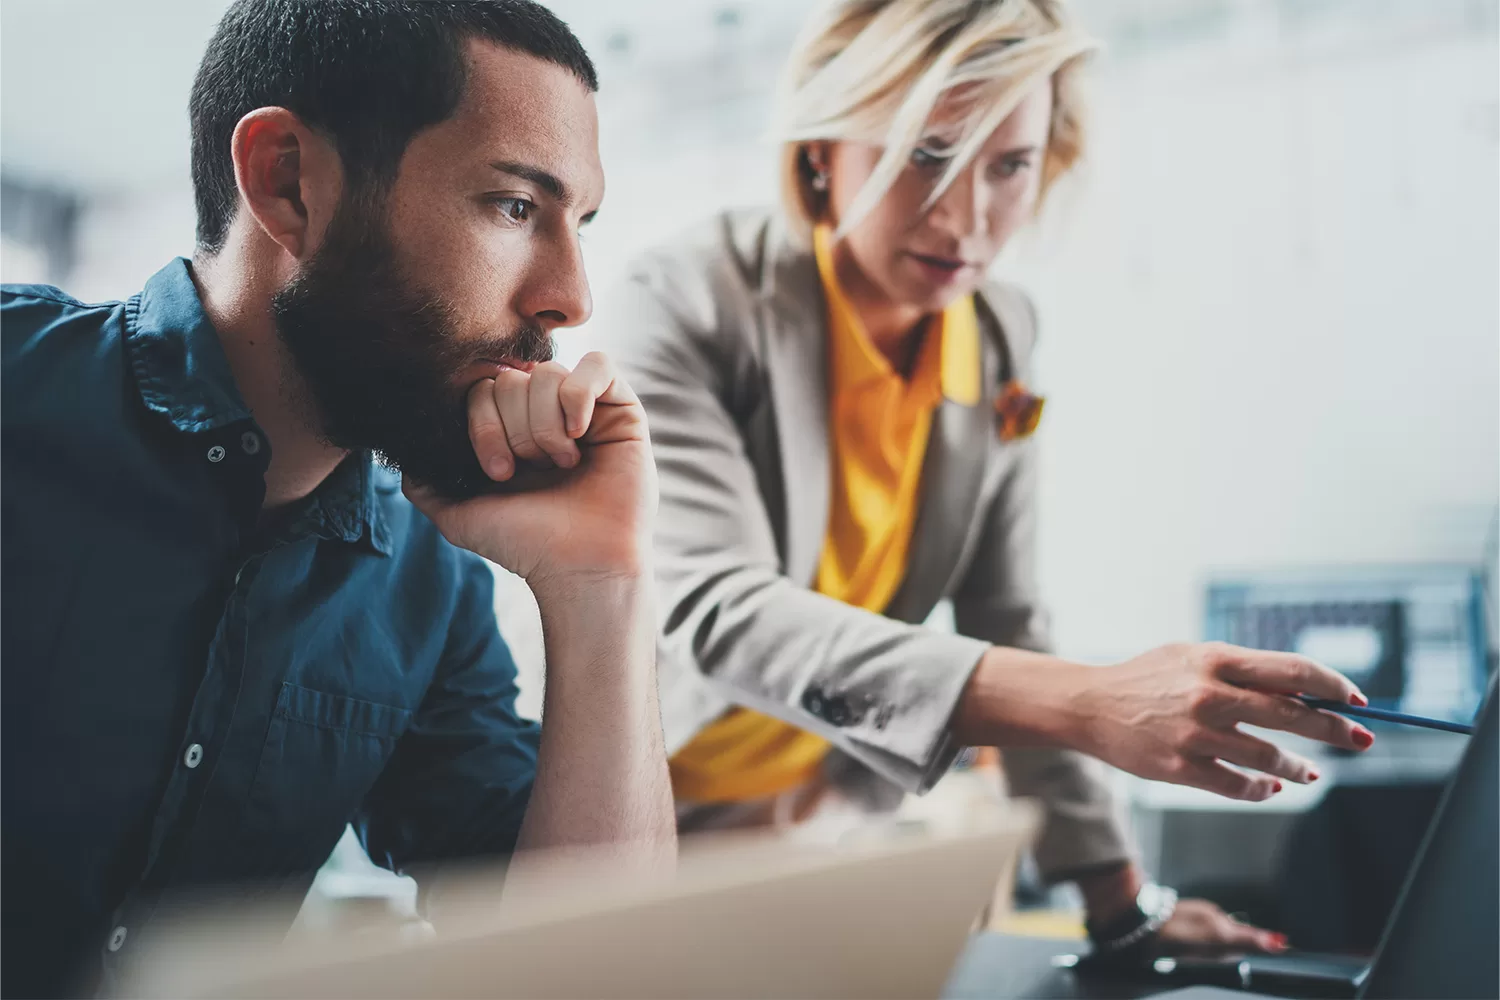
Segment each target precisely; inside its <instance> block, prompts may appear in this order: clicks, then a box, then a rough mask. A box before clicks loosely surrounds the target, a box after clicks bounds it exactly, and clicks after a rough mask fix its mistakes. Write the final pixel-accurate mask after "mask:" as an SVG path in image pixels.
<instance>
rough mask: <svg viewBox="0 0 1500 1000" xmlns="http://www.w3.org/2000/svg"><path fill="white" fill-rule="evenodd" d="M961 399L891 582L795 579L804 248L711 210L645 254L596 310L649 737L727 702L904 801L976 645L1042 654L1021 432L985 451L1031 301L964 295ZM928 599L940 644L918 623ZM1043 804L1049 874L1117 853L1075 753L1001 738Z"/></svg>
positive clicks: (1024, 368)
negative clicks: (648, 659) (967, 389)
mask: <svg viewBox="0 0 1500 1000" xmlns="http://www.w3.org/2000/svg"><path fill="white" fill-rule="evenodd" d="M978 301H979V313H980V317H981V325H982V326H983V327H984V328H985V330H986V332H987V333H988V336H986V337H985V338H984V340H983V348H982V355H981V356H982V360H983V376H984V377H983V385H984V395H983V398H982V399H981V400H980V402H979V404H978V405H976V406H963V405H961V404H958V403H954V402H952V401H946V400H945V401H944V402H943V403H942V404H941V405H940V408H939V410H938V412H937V413H936V414H935V415H934V419H933V424H932V436H931V439H930V441H929V443H928V447H927V454H926V460H925V465H924V467H923V475H922V494H921V499H920V506H919V510H918V514H917V522H916V526H915V528H914V531H913V537H912V541H911V546H910V550H909V557H908V558H909V563H908V567H907V572H906V577H905V579H904V581H903V582H902V584H901V587H900V589H899V590H898V591H897V593H896V596H895V597H894V599H893V600H892V601H891V604H890V607H889V608H888V609H887V610H886V613H885V614H884V615H879V614H874V613H872V612H869V611H865V610H862V609H860V608H856V607H852V606H850V605H847V604H844V603H842V602H840V601H836V600H833V599H832V598H828V597H825V596H823V595H821V594H818V593H816V592H815V591H813V590H812V589H811V585H812V582H813V580H814V578H815V574H816V572H817V565H818V560H819V557H820V554H821V551H822V546H823V539H824V534H825V531H826V529H827V521H828V504H829V498H828V494H829V480H830V475H831V467H830V461H831V459H830V455H829V443H828V442H829V434H828V370H827V335H826V323H825V305H824V299H823V292H822V287H821V285H820V282H819V279H818V272H817V266H816V264H815V263H814V261H813V259H812V256H811V253H810V252H808V251H806V250H803V249H799V248H797V247H796V246H794V245H792V244H791V243H790V242H788V240H787V239H786V238H785V237H784V235H783V234H782V233H781V232H780V230H779V227H778V225H777V224H776V223H775V222H774V221H772V220H771V219H770V218H769V216H768V215H767V214H766V213H730V214H725V215H721V216H719V217H716V218H715V219H713V220H712V222H711V223H709V224H708V225H704V226H701V227H699V228H697V229H695V230H693V231H690V232H689V233H687V234H685V235H684V236H682V237H681V238H679V239H677V240H676V241H674V242H672V243H671V244H670V245H669V246H667V247H665V248H662V249H659V250H657V251H655V252H652V253H648V254H646V255H645V256H643V257H642V258H640V259H639V260H637V261H636V262H635V263H634V264H633V265H632V267H631V268H630V270H629V272H628V274H627V277H626V279H625V280H624V281H623V282H622V283H621V285H620V287H618V288H616V289H614V290H613V294H612V295H610V296H606V301H603V302H601V304H600V307H599V309H598V310H597V312H596V316H597V318H596V319H595V321H594V323H595V328H596V329H597V330H599V331H600V334H601V336H600V345H601V346H602V347H604V348H605V349H606V350H607V351H609V352H610V354H611V355H612V356H613V357H614V358H615V359H616V360H617V362H618V363H619V364H620V365H621V367H622V370H623V371H624V373H625V376H626V378H627V379H629V381H630V383H631V385H632V386H633V387H634V388H635V390H636V392H637V393H639V394H640V397H641V399H642V400H643V401H644V403H645V408H646V413H647V417H648V419H649V421H650V426H651V439H652V445H653V449H654V451H655V454H656V461H657V467H658V469H659V470H660V475H661V510H660V513H659V515H658V518H657V534H656V552H655V558H656V567H657V578H658V581H659V583H660V600H661V604H662V624H661V637H660V656H659V670H660V674H661V684H662V711H663V716H664V724H665V728H666V735H667V743H668V750H669V751H673V752H675V751H676V749H677V748H679V747H681V746H682V745H683V744H685V743H686V742H687V741H688V740H689V739H691V738H692V736H693V735H694V734H695V733H697V732H698V731H699V730H700V729H701V728H702V727H704V726H705V725H707V724H708V723H709V722H711V721H713V720H714V719H715V718H717V717H718V716H719V715H721V714H722V713H723V712H724V711H725V710H726V709H728V708H729V707H730V706H732V705H744V706H747V707H749V708H752V709H755V710H756V711H759V712H763V713H766V714H767V715H772V716H775V717H777V718H780V719H783V720H785V721H787V722H790V723H792V724H794V725H796V726H799V727H801V728H803V729H806V730H810V731H812V732H814V733H817V734H818V735H819V736H822V737H824V738H825V739H827V740H829V741H830V742H831V743H832V744H833V745H834V747H835V748H837V750H838V751H839V752H841V753H842V754H843V755H847V757H848V758H852V759H853V761H857V762H858V764H859V765H862V766H863V768H866V769H869V770H870V771H873V772H874V773H875V774H876V775H878V776H879V778H880V779H882V780H883V781H884V782H888V783H890V785H891V786H895V787H894V788H891V791H895V790H896V789H897V788H899V789H904V790H907V791H916V792H922V791H926V790H927V789H928V788H929V787H931V785H932V784H933V782H935V781H936V780H937V779H938V778H939V777H941V776H942V774H943V773H944V771H946V770H947V768H948V767H949V765H950V764H951V763H952V761H953V758H954V755H955V753H956V752H957V750H958V749H959V748H958V747H957V746H956V745H955V743H954V741H953V738H952V736H951V735H950V734H949V730H948V721H949V718H950V717H951V715H952V713H953V710H954V706H955V704H956V703H957V700H958V696H959V693H960V691H961V690H962V688H963V687H964V684H965V683H966V682H967V680H968V678H969V674H970V673H971V671H972V670H973V668H974V666H975V664H976V663H977V661H978V660H979V658H980V655H981V654H982V653H983V652H984V651H985V650H986V649H987V648H988V647H989V646H990V645H991V644H998V645H1003V646H1013V647H1021V648H1025V649H1034V650H1042V649H1045V648H1047V645H1048V635H1047V622H1046V617H1045V614H1044V612H1043V609H1042V608H1041V607H1040V606H1039V605H1038V600H1037V587H1036V578H1035V571H1034V562H1035V559H1034V553H1033V546H1034V533H1035V531H1034V523H1035V509H1036V495H1035V494H1036V471H1035V458H1034V454H1033V448H1034V446H1033V444H1032V443H1031V442H1029V441H1026V442H1017V443H1002V442H1001V441H1000V440H999V437H998V435H997V433H996V423H995V413H994V406H993V403H994V398H995V394H996V391H997V389H998V387H999V386H1000V385H1001V384H1002V383H1003V382H1004V380H1005V379H1007V378H1009V377H1012V376H1013V375H1014V376H1019V377H1021V378H1023V379H1024V378H1026V377H1027V373H1028V366H1029V364H1030V360H1031V348H1032V342H1033V339H1034V336H1035V333H1034V331H1035V319H1034V316H1033V313H1032V309H1031V305H1030V303H1029V301H1028V300H1027V299H1026V297H1025V296H1024V295H1023V294H1022V293H1020V292H1019V291H1018V290H1016V289H1014V288H1011V287H1009V286H1006V285H1001V284H994V285H990V286H989V287H987V288H986V289H985V290H984V291H983V292H982V294H981V295H980V296H979V300H978ZM943 598H951V599H952V601H953V609H954V613H955V619H956V622H957V629H958V632H959V633H960V634H958V635H950V634H944V633H939V632H935V631H932V630H929V629H926V628H923V627H922V626H921V625H920V624H918V623H920V622H922V621H924V620H925V619H926V618H927V616H928V614H929V613H930V612H931V611H932V609H933V607H934V606H935V605H936V604H937V603H938V601H939V600H941V599H943ZM1004 763H1005V771H1006V776H1007V780H1008V782H1009V785H1010V789H1011V792H1012V793H1013V794H1016V795H1025V796H1036V797H1039V798H1041V799H1042V800H1043V802H1044V804H1045V806H1046V809H1047V822H1046V825H1045V827H1044V829H1043V833H1042V836H1041V838H1040V841H1039V843H1038V846H1037V861H1038V863H1039V865H1040V867H1041V868H1042V870H1043V871H1044V872H1046V873H1048V874H1051V875H1056V874H1060V873H1066V872H1069V871H1073V870H1077V869H1082V868H1087V867H1093V866H1095V865H1102V864H1106V863H1110V862H1116V861H1121V860H1124V859H1125V858H1126V857H1128V848H1127V845H1126V842H1125V838H1124V835H1123V833H1122V830H1121V828H1120V825H1119V822H1118V820H1117V817H1116V815H1115V808H1114V804H1113V802H1112V799H1111V796H1110V794H1109V791H1108V788H1107V787H1106V785H1105V784H1104V782H1103V780H1102V776H1101V774H1100V773H1099V771H1098V770H1097V769H1096V768H1097V764H1096V762H1094V761H1091V760H1088V759H1087V758H1084V757H1081V756H1079V755H1077V754H1074V753H1071V752H1064V751H1058V750H1007V751H1005V753H1004Z"/></svg>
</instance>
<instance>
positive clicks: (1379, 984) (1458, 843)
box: [1360, 676, 1500, 1000]
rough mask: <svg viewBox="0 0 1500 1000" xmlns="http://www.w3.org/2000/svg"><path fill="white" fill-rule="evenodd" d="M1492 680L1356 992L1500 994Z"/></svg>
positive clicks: (1499, 833) (1499, 848)
mask: <svg viewBox="0 0 1500 1000" xmlns="http://www.w3.org/2000/svg"><path fill="white" fill-rule="evenodd" d="M1497 701H1500V699H1497V697H1496V694H1495V678H1494V677H1493V676H1491V678H1490V683H1489V694H1488V696H1487V697H1486V698H1485V701H1484V707H1483V708H1482V709H1481V710H1480V713H1479V718H1478V720H1477V722H1476V724H1475V727H1474V735H1473V736H1471V737H1469V746H1468V747H1467V748H1466V749H1465V751H1464V755H1463V759H1462V760H1461V761H1460V762H1459V765H1458V771H1457V772H1456V773H1455V774H1454V776H1453V779H1452V781H1451V782H1449V785H1448V790H1447V792H1446V793H1444V796H1443V801H1442V803H1441V804H1440V805H1439V807H1438V812H1437V816H1436V817H1435V818H1434V819H1433V822H1432V827H1431V828H1430V829H1429V830H1428V831H1427V838H1426V841H1425V842H1424V843H1423V845H1422V849H1421V851H1420V852H1419V853H1418V855H1417V861H1416V864H1414V865H1412V869H1411V873H1410V874H1409V875H1408V876H1407V881H1406V886H1405V888H1404V889H1403V890H1402V893H1401V899H1400V901H1399V902H1398V903H1397V904H1396V909H1395V912H1394V913H1393V914H1392V917H1391V922H1390V924H1389V925H1388V926H1387V927H1386V931H1385V936H1384V938H1383V939H1382V940H1381V942H1380V949H1379V951H1378V952H1377V953H1376V956H1375V962H1374V964H1373V965H1372V966H1371V968H1370V973H1369V975H1368V976H1367V977H1366V979H1365V981H1364V983H1362V984H1361V989H1360V996H1361V997H1369V998H1373V1000H1387V998H1390V1000H1395V998H1406V1000H1411V998H1420V997H1443V998H1450V1000H1456V998H1461V997H1491V998H1493V997H1497V996H1500V955H1497V951H1500V949H1497V947H1496V942H1497V941H1500V866H1497V861H1496V855H1497V852H1500V820H1497V813H1500V806H1497V800H1500V766H1497V756H1500V753H1497V746H1500V732H1497V721H1496V713H1497V711H1500V708H1497V705H1496V702H1497Z"/></svg>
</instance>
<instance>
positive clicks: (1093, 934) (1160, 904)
mask: <svg viewBox="0 0 1500 1000" xmlns="http://www.w3.org/2000/svg"><path fill="white" fill-rule="evenodd" d="M1176 909H1177V892H1176V890H1174V889H1168V888H1167V887H1166V886H1163V885H1157V884H1156V883H1155V882H1147V883H1146V884H1145V885H1143V886H1141V891H1140V892H1138V893H1136V896H1135V905H1134V906H1132V907H1130V908H1129V909H1128V910H1126V911H1125V912H1124V913H1122V914H1120V915H1119V916H1117V917H1113V918H1111V919H1110V920H1109V921H1108V922H1106V923H1103V924H1095V923H1093V922H1089V923H1088V924H1086V925H1085V926H1086V928H1087V930H1088V932H1089V940H1090V941H1092V942H1093V943H1094V953H1095V954H1096V955H1120V954H1123V953H1125V952H1128V951H1131V950H1132V949H1134V948H1136V947H1137V946H1139V945H1140V944H1142V943H1143V942H1145V941H1147V940H1149V939H1150V938H1151V937H1152V936H1153V935H1155V934H1156V932H1157V931H1159V930H1161V929H1162V927H1163V926H1165V925H1166V922H1167V921H1168V920H1171V919H1172V914H1173V913H1174V912H1175V911H1176Z"/></svg>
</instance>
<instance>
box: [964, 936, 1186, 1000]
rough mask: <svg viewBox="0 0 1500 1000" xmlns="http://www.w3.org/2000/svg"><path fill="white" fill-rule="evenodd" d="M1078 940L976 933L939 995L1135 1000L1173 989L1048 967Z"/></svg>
mask: <svg viewBox="0 0 1500 1000" xmlns="http://www.w3.org/2000/svg"><path fill="white" fill-rule="evenodd" d="M1077 945H1078V943H1076V942H1072V941H1059V940H1056V939H1054V938H1029V937H1015V936H1013V935H1010V934H996V933H994V932H992V931H985V932H983V933H980V934H975V935H974V936H973V937H972V938H970V939H969V946H968V947H967V948H965V949H964V953H963V954H962V955H960V956H959V959H958V964H956V965H955V966H954V967H953V975H952V976H950V977H949V979H948V985H947V986H945V987H944V988H943V1000H981V998H983V1000H1022V998H1024V1000H1134V998H1136V997H1147V996H1151V995H1152V994H1153V993H1160V992H1162V991H1163V989H1174V988H1177V987H1161V986H1156V987H1153V986H1151V985H1150V984H1147V983H1125V982H1111V981H1108V980H1101V979H1080V978H1078V977H1077V976H1075V975H1073V973H1072V972H1071V971H1070V970H1068V969H1054V968H1053V967H1052V956H1053V955H1065V954H1067V953H1068V952H1070V951H1072V950H1073V949H1074V948H1076V947H1077Z"/></svg>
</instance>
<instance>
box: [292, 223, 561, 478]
mask: <svg viewBox="0 0 1500 1000" xmlns="http://www.w3.org/2000/svg"><path fill="white" fill-rule="evenodd" d="M379 214H380V213H379V212H378V211H377V210H375V209H373V208H362V207H361V202H359V201H352V200H350V199H346V200H345V201H344V203H343V204H342V205H341V206H340V207H339V210H338V212H337V214H336V215H335V216H334V219H333V221H332V223H330V225H329V230H328V237H327V239H326V240H325V242H324V244H323V246H322V247H321V248H319V250H318V252H317V253H316V254H315V255H314V256H313V258H312V260H311V261H310V262H309V263H308V264H307V266H306V267H305V268H303V270H302V272H301V273H300V274H298V275H297V277H296V278H295V279H293V280H292V281H291V282H290V283H288V284H287V285H286V287H284V288H283V289H281V291H279V292H277V293H276V295H275V297H274V298H273V299H272V304H271V305H272V310H273V313H274V315H275V318H276V328H277V331H278V333H279V335H280V337H281V340H282V343H284V344H285V345H286V347H287V350H288V352H289V353H290V354H291V358H292V361H293V363H294V364H295V366H296V369H297V374H298V375H299V376H301V381H302V383H303V384H304V385H305V386H306V394H307V395H310V397H311V399H310V402H311V404H312V409H313V410H314V411H315V416H316V419H317V420H318V422H319V426H318V431H319V434H320V435H321V437H322V438H323V439H324V440H325V441H327V442H328V443H329V444H332V445H334V446H335V447H339V448H348V449H350V450H370V451H374V452H376V453H377V454H378V455H379V456H380V458H381V460H382V461H383V462H385V463H386V464H387V465H389V466H391V467H393V468H397V469H400V470H401V472H402V474H403V475H405V476H409V477H410V478H411V479H413V480H415V481H416V482H418V483H420V484H422V485H424V486H429V487H431V488H433V489H434V490H436V491H437V492H438V493H440V494H442V495H443V496H445V497H448V498H450V499H463V498H466V497H471V496H475V495H477V494H478V493H480V492H483V491H484V490H485V489H486V488H488V487H492V486H493V485H494V484H493V482H492V481H491V480H490V478H489V477H488V476H487V475H485V473H484V470H483V469H482V468H481V467H480V465H479V460H478V459H477V458H476V457H475V455H474V449H473V446H472V445H471V444H470V442H469V416H468V389H469V386H467V385H460V384H458V383H457V382H455V379H456V378H457V376H458V375H459V373H461V372H462V371H464V370H465V369H466V368H468V367H470V366H471V365H473V364H474V363H475V362H479V361H484V360H486V359H488V360H491V361H500V360H502V359H509V360H515V361H523V362H524V361H533V362H541V361H548V360H551V358H552V339H551V338H550V337H549V336H548V335H547V333H546V331H544V330H543V329H542V328H541V327H538V326H534V325H530V326H523V327H522V328H521V329H519V330H517V331H516V332H514V333H512V334H510V335H509V336H488V335H487V336H484V337H478V338H471V339H467V340H465V339H462V338H461V337H460V336H459V335H458V334H457V333H456V332H455V322H454V319H453V313H452V309H451V308H450V307H449V306H448V304H447V303H445V302H444V301H443V300H442V299H441V298H439V297H437V296H435V295H432V294H430V293H428V292H426V291H424V290H422V289H420V288H418V287H416V286H414V285H413V284H412V283H411V282H409V281H408V280H406V279H405V278H404V277H403V276H402V275H401V273H400V269H399V267H398V266H397V264H396V257H395V251H394V248H393V247H392V244H391V240H390V237H389V235H388V233H387V232H386V230H385V228H384V227H383V226H382V225H381V224H380V223H378V222H376V221H374V220H376V219H378V218H379Z"/></svg>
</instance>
